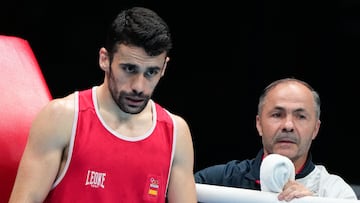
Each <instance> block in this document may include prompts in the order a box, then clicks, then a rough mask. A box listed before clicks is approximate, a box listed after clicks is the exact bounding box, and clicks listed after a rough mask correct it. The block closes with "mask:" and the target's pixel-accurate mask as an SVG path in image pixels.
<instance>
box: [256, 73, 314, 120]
mask: <svg viewBox="0 0 360 203" xmlns="http://www.w3.org/2000/svg"><path fill="white" fill-rule="evenodd" d="M287 82H298V83H300V84H303V85H304V86H306V87H307V88H308V89H309V90H310V91H311V93H312V95H313V98H314V101H315V103H314V110H315V113H316V117H317V119H320V112H321V110H320V105H321V103H320V96H319V93H317V92H316V91H315V90H314V88H312V87H311V86H310V84H308V83H307V82H305V81H302V80H299V79H296V78H283V79H280V80H276V81H274V82H272V83H270V84H269V85H268V86H267V87H265V89H264V90H263V92H262V94H261V95H260V98H259V104H258V115H260V113H261V111H262V107H263V105H264V100H265V97H266V96H267V94H268V92H269V91H270V90H272V89H273V88H274V87H275V86H277V85H278V84H282V83H287Z"/></svg>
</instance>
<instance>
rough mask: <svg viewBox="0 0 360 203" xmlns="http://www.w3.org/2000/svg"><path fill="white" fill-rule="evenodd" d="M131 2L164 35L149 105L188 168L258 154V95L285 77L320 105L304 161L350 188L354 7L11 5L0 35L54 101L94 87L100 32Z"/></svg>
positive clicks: (358, 18)
mask: <svg viewBox="0 0 360 203" xmlns="http://www.w3.org/2000/svg"><path fill="white" fill-rule="evenodd" d="M133 5H140V6H147V7H149V8H152V9H154V10H155V11H157V12H158V13H159V14H160V15H161V16H162V17H163V18H164V19H165V21H167V23H168V24H169V26H170V29H171V31H172V34H173V39H174V48H173V50H172V52H171V61H170V63H169V66H168V69H167V73H166V75H165V77H164V78H163V79H162V80H161V81H160V83H159V86H158V89H157V90H156V91H155V93H154V99H155V100H156V101H157V102H159V103H160V104H162V105H163V106H165V107H166V108H167V109H168V110H170V111H172V112H173V113H177V114H179V115H181V116H183V117H184V118H185V119H186V120H187V121H188V123H189V125H190V128H191V130H192V135H193V140H194V147H195V171H196V170H199V169H201V168H204V167H206V166H209V165H212V164H218V163H225V162H227V161H229V160H232V159H246V158H253V157H254V156H255V155H256V153H257V151H258V150H259V149H260V147H261V140H260V137H259V136H258V135H257V132H256V129H255V115H256V111H257V102H258V96H259V95H260V93H261V90H262V89H263V88H264V87H265V86H266V85H267V84H268V83H270V82H271V81H273V80H275V79H279V78H282V77H286V76H294V77H297V78H299V79H304V80H306V81H307V82H309V83H310V84H311V85H312V86H313V87H314V88H315V89H317V90H318V92H319V93H320V96H321V98H322V115H321V120H322V126H321V129H320V132H319V135H318V137H317V139H316V140H315V141H314V142H313V145H312V152H313V158H314V161H315V162H316V163H319V164H323V165H325V166H326V167H327V168H328V170H329V171H330V172H331V173H335V174H338V175H341V176H342V177H344V179H345V180H346V181H347V182H349V183H353V184H360V174H359V173H358V171H359V169H360V166H359V161H358V160H359V158H358V155H359V143H358V140H359V139H358V136H359V126H358V123H359V105H358V103H359V102H358V101H359V99H358V97H359V89H358V87H359V85H358V81H359V77H358V74H357V72H358V70H357V69H358V67H359V65H360V63H359V61H358V59H359V49H360V47H359V45H360V43H359V42H360V40H359V39H360V15H359V9H360V2H359V1H356V0H347V1H309V2H307V1H258V0H253V1H229V2H226V1H209V2H208V1H204V2H196V1H189V2H187V1H176V2H175V1H149V0H148V1H145V0H144V1H120V0H119V1H95V2H94V1H85V2H78V1H39V2H37V1H24V2H22V1H17V0H14V1H7V2H3V3H2V4H1V5H0V34H5V35H14V36H19V37H22V38H24V39H26V40H28V42H29V43H30V45H31V47H32V49H33V51H34V54H35V56H36V58H37V60H38V62H39V65H40V67H41V69H42V71H43V74H44V77H45V79H46V81H47V84H48V86H49V89H50V91H51V93H52V96H53V97H54V98H55V97H62V96H65V95H67V94H69V93H72V92H73V91H74V90H79V89H84V88H88V87H91V86H93V85H96V84H99V83H101V82H102V80H103V72H102V71H101V70H100V68H99V67H98V50H99V48H100V47H101V46H102V43H103V41H104V37H105V32H106V27H107V25H108V24H109V23H110V21H111V20H112V19H113V17H115V15H116V14H117V12H118V11H120V10H121V9H123V8H125V7H129V6H133ZM3 77H6V76H3ZM24 77H26V76H24ZM9 85H11V84H9Z"/></svg>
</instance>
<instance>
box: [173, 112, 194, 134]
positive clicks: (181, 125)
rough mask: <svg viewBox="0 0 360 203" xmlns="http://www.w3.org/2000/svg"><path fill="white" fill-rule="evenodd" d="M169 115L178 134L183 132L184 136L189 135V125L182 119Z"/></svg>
mask: <svg viewBox="0 0 360 203" xmlns="http://www.w3.org/2000/svg"><path fill="white" fill-rule="evenodd" d="M171 115H172V117H173V118H174V121H175V125H176V127H177V130H178V133H179V132H183V133H186V134H188V133H190V129H189V125H188V123H187V121H186V120H185V119H184V118H183V117H181V116H179V115H176V114H171Z"/></svg>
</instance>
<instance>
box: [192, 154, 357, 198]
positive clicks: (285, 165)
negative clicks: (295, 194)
mask: <svg viewBox="0 0 360 203" xmlns="http://www.w3.org/2000/svg"><path fill="white" fill-rule="evenodd" d="M260 180H261V182H262V183H263V184H262V185H261V190H251V189H244V188H236V187H227V186H217V185H209V184H199V183H196V192H197V198H198V202H201V203H278V202H285V201H279V200H278V198H277V196H278V194H279V192H281V191H282V188H283V187H284V185H285V183H286V182H287V181H288V180H295V168H294V165H293V163H292V162H291V161H290V159H289V158H287V157H285V156H282V155H279V154H270V155H267V156H266V157H265V158H264V159H263V161H262V163H261V166H260ZM339 202H341V203H360V200H350V199H337V198H327V197H315V196H305V197H301V198H295V199H293V200H291V203H339Z"/></svg>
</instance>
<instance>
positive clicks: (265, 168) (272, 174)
mask: <svg viewBox="0 0 360 203" xmlns="http://www.w3.org/2000/svg"><path fill="white" fill-rule="evenodd" d="M289 180H295V167H294V164H293V163H292V161H291V160H290V159H289V158H287V157H286V156H283V155H280V154H269V155H267V156H266V157H265V158H264V159H263V161H262V163H261V166H260V184H261V191H267V192H276V193H278V192H281V191H282V189H283V188H284V185H285V184H286V183H287V182H288V181H289Z"/></svg>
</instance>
